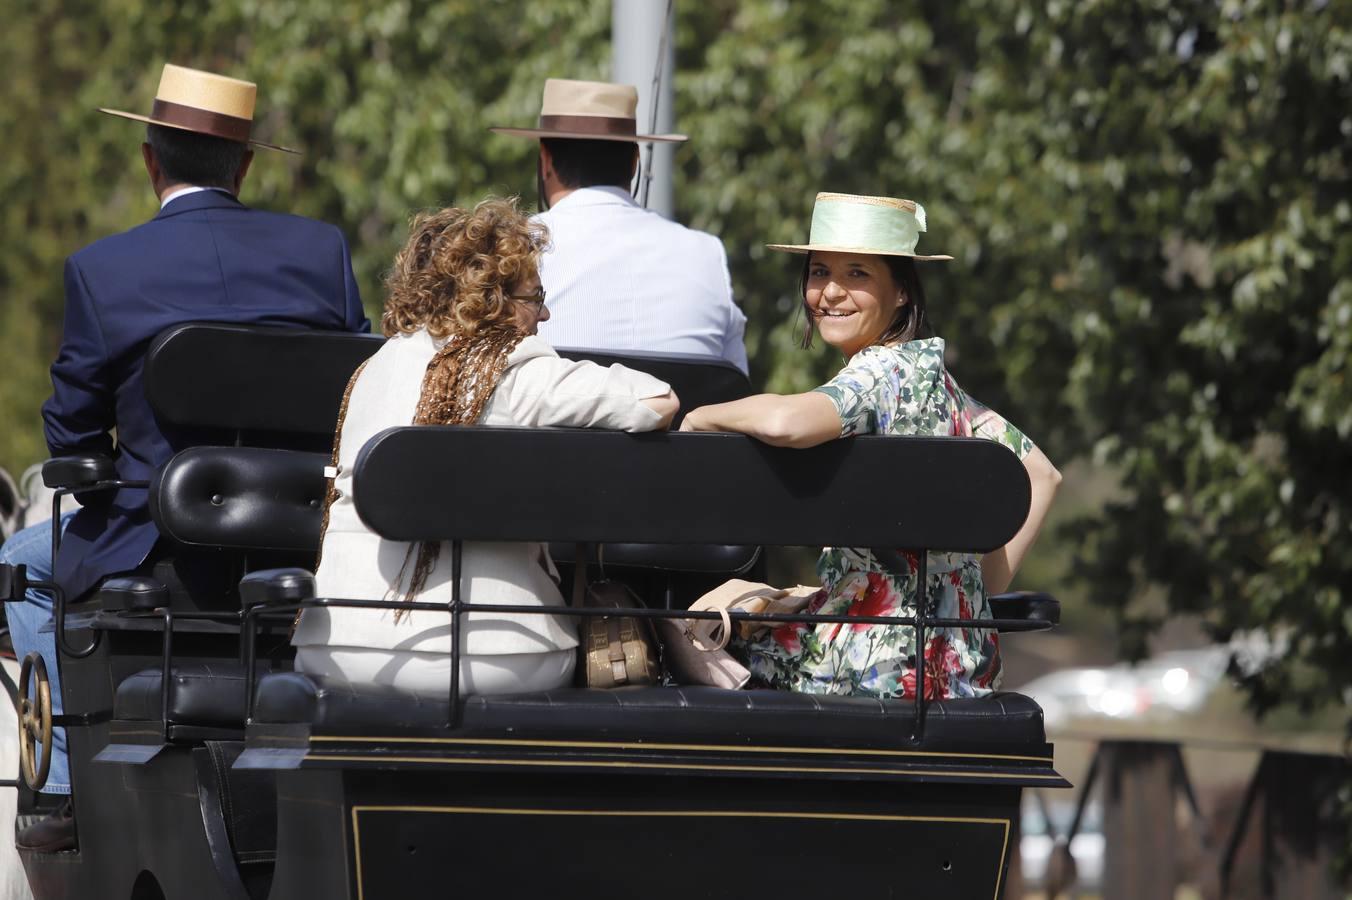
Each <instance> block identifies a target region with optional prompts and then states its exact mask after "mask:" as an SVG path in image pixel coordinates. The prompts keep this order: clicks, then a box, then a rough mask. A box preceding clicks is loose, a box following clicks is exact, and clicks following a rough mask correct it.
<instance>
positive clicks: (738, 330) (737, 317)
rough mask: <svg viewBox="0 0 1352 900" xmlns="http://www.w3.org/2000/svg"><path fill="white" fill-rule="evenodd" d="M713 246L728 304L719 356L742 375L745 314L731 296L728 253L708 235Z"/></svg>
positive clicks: (744, 363)
mask: <svg viewBox="0 0 1352 900" xmlns="http://www.w3.org/2000/svg"><path fill="white" fill-rule="evenodd" d="M709 238H710V240H712V241H713V243H714V246H715V247H717V248H718V266H719V268H720V269H721V270H722V272H723V284H724V285H726V288H727V304H728V322H727V325H726V326H725V328H724V329H723V350H722V352H721V353H720V355H721V356H722V357H723V358H724V359H726V360H727V361H728V362H730V363H732V364H733V365H734V366H736V367H737V368H739V369H741V370H742V374H744V375H745V374H746V373H747V371H748V368H747V360H746V314H745V313H743V312H742V309H741V307H740V306H738V305H737V301H736V300H734V299H733V296H732V271H731V270H730V269H729V268H728V252H727V250H726V248H724V246H723V242H722V241H721V240H719V239H718V238H716V237H714V236H713V235H709Z"/></svg>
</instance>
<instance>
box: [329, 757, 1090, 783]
mask: <svg viewBox="0 0 1352 900" xmlns="http://www.w3.org/2000/svg"><path fill="white" fill-rule="evenodd" d="M311 761H313V762H381V763H387V762H406V763H426V764H429V765H445V766H523V767H526V768H529V767H532V766H536V767H546V768H547V767H556V768H557V767H563V766H573V767H579V768H597V767H601V768H609V769H686V770H690V771H700V772H799V773H803V774H808V775H922V776H927V777H934V778H1010V779H1021V778H1022V779H1034V780H1038V781H1063V780H1064V779H1063V778H1062V777H1061V776H1060V775H1040V774H1024V773H1020V772H951V771H950V772H945V771H942V770H919V771H916V770H906V769H903V770H896V769H864V768H853V767H852V768H837V769H831V768H825V767H809V766H737V765H730V764H729V765H721V764H716V763H679V762H660V763H659V762H628V761H625V762H617V761H611V760H566V759H539V760H533V759H470V758H464V757H455V758H447V757H443V756H386V755H385V754H379V755H371V756H357V755H355V754H347V753H307V754H305V758H304V760H302V762H311Z"/></svg>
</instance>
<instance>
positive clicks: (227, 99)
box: [99, 63, 300, 153]
mask: <svg viewBox="0 0 1352 900" xmlns="http://www.w3.org/2000/svg"><path fill="white" fill-rule="evenodd" d="M257 93H258V86H257V85H256V84H254V83H253V82H252V81H240V80H239V79H238V78H226V77H225V76H224V75H215V74H213V73H211V72H202V71H199V70H197V69H185V68H184V67H183V66H175V65H170V64H168V63H166V64H165V66H164V74H162V75H160V88H159V90H157V91H156V92H155V105H154V106H152V107H151V108H150V115H148V116H138V115H137V114H136V113H129V112H122V111H121V110H116V109H103V108H100V109H99V112H102V113H107V114H108V115H110V116H121V117H122V118H124V119H134V120H136V121H137V122H149V123H150V124H152V125H164V126H165V127H167V128H177V129H179V130H180V131H193V132H196V133H197V134H206V135H210V136H211V137H218V138H224V139H225V140H227V141H237V142H239V143H241V144H252V145H253V146H255V147H266V148H267V149H268V150H281V151H282V152H284V153H298V152H300V151H298V150H292V149H290V148H287V147H278V146H276V145H275V144H265V143H263V142H262V141H256V140H254V139H253V138H251V137H250V136H249V132H250V131H251V130H252V128H253V114H254V98H255V97H256V96H257Z"/></svg>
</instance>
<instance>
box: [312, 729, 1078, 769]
mask: <svg viewBox="0 0 1352 900" xmlns="http://www.w3.org/2000/svg"><path fill="white" fill-rule="evenodd" d="M310 743H311V744H318V743H363V744H453V745H454V744H463V745H473V746H501V747H576V748H582V749H589V750H714V751H724V750H727V751H732V752H734V753H810V754H820V755H840V756H925V757H953V758H959V759H1006V760H1018V761H1021V762H1040V763H1046V764H1047V765H1051V764H1052V757H1050V756H1016V755H1013V754H1005V753H955V752H946V751H928V750H859V749H855V748H836V747H761V746H756V745H747V746H745V747H742V746H737V745H733V744H668V743H660V742H651V743H650V742H646V741H615V742H612V741H537V740H529V739H526V738H448V737H371V736H368V735H353V736H351V737H342V736H337V735H312V736H311V737H310Z"/></svg>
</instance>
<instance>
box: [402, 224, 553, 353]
mask: <svg viewBox="0 0 1352 900" xmlns="http://www.w3.org/2000/svg"><path fill="white" fill-rule="evenodd" d="M517 203H518V200H517V198H516V197H508V198H506V199H501V198H497V197H489V198H488V199H486V200H483V201H481V202H479V203H478V204H477V205H476V206H475V207H474V208H473V209H461V208H459V207H449V208H447V209H441V210H436V211H427V212H421V213H418V214H417V215H416V216H414V218H413V222H412V224H411V225H410V227H409V235H408V241H407V242H406V243H405V244H404V247H403V249H402V250H400V251H399V254H398V255H397V256H395V258H394V268H393V269H391V270H390V272H389V274H388V275H386V277H385V294H386V299H385V310H384V312H383V313H382V314H381V317H380V329H381V331H383V332H384V333H385V336H386V337H393V336H394V335H396V334H401V333H403V334H407V333H410V332H414V331H417V330H418V329H419V328H426V329H427V330H428V331H429V332H430V333H431V334H432V336H433V337H437V338H445V337H449V336H451V335H453V334H459V335H462V336H464V337H467V338H468V337H473V336H475V335H476V334H477V333H479V332H480V331H481V330H483V329H489V330H495V329H498V328H502V327H506V326H509V325H511V324H512V322H513V321H514V312H513V306H512V303H511V300H510V297H509V295H510V294H511V292H512V291H513V290H514V289H515V288H516V287H517V286H518V285H520V284H522V283H523V282H525V281H527V280H528V279H530V278H531V277H532V276H534V275H536V273H537V271H538V264H539V259H540V251H541V250H543V249H544V247H545V245H546V243H548V240H549V237H548V232H547V230H546V229H545V226H544V225H541V224H539V223H537V222H532V221H531V220H530V219H529V218H528V217H527V216H526V214H525V213H523V212H521V210H520V209H518V208H517Z"/></svg>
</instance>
